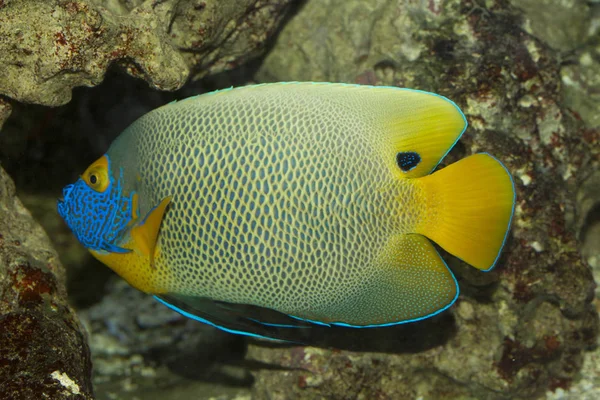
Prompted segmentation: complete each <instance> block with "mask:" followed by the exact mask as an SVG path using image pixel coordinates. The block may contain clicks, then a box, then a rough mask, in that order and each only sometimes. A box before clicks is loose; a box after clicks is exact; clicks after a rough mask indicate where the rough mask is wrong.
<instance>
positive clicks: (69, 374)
mask: <svg viewBox="0 0 600 400" xmlns="http://www.w3.org/2000/svg"><path fill="white" fill-rule="evenodd" d="M0 204H1V205H2V207H0V343H2V352H1V353H0V398H3V399H42V398H51V399H57V400H58V399H91V398H92V397H93V396H92V385H91V362H90V355H89V348H88V345H87V341H86V337H85V335H84V333H83V330H82V327H81V325H80V324H79V321H78V319H77V317H76V316H75V313H74V311H73V310H72V309H71V308H70V307H69V305H68V304H67V300H66V291H65V288H64V279H65V271H64V269H63V267H62V266H61V264H60V262H59V260H58V256H57V254H56V253H55V251H54V250H53V249H52V247H51V245H50V241H49V240H48V238H47V236H46V234H45V233H44V231H43V230H42V228H41V227H40V226H39V225H37V224H36V223H35V222H34V221H33V218H32V217H31V215H30V214H29V213H28V212H27V211H26V210H25V208H24V207H23V205H22V204H21V202H20V201H19V200H18V199H17V198H16V196H15V188H14V185H13V183H12V181H11V180H10V178H9V177H8V175H7V174H6V173H5V172H4V170H3V169H2V168H0Z"/></svg>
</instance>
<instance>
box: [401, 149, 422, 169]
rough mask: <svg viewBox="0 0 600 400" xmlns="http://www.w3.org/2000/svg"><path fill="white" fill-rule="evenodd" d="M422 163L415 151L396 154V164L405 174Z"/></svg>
mask: <svg viewBox="0 0 600 400" xmlns="http://www.w3.org/2000/svg"><path fill="white" fill-rule="evenodd" d="M420 162H421V156H420V155H419V153H415V152H414V151H403V152H400V153H398V154H396V163H397V164H398V166H399V167H400V169H401V170H402V171H404V172H408V171H410V170H412V169H413V168H415V167H416V166H417V165H419V163H420Z"/></svg>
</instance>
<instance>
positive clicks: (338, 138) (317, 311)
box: [58, 83, 514, 337]
mask: <svg viewBox="0 0 600 400" xmlns="http://www.w3.org/2000/svg"><path fill="white" fill-rule="evenodd" d="M466 126H467V124H466V119H465V117H464V115H463V114H462V112H461V111H460V110H459V108H458V107H457V106H456V105H455V104H454V103H452V102H451V101H449V100H448V99H446V98H443V97H441V96H438V95H434V94H431V93H426V92H420V91H415V90H408V89H399V88H391V87H370V86H358V85H344V84H321V83H279V84H266V85H256V86H250V87H243V88H236V89H228V90H223V91H218V92H214V93H210V94H205V95H201V96H196V97H192V98H189V99H186V100H183V101H179V102H176V103H171V104H168V105H166V106H163V107H161V108H158V109H156V110H154V111H152V112H150V113H148V114H146V115H145V116H143V117H142V118H140V119H139V120H137V121H136V122H135V123H133V124H132V125H131V126H130V127H129V128H127V129H126V130H125V131H124V132H123V133H122V134H121V135H120V136H119V137H118V138H117V139H116V140H115V141H114V142H113V144H112V145H111V146H110V148H109V150H108V151H107V153H106V154H105V155H104V156H102V157H101V158H100V159H99V160H98V161H97V162H95V163H94V164H92V166H90V168H88V170H87V171H86V172H85V173H84V174H83V175H82V177H81V178H80V179H79V180H78V181H77V182H76V183H75V184H74V185H69V186H67V188H65V190H64V192H63V195H64V200H63V201H59V207H58V208H59V213H60V214H61V215H62V216H63V218H64V219H65V220H66V222H67V224H68V225H69V226H70V227H71V229H73V231H74V232H75V234H76V235H77V237H78V238H79V239H80V241H81V242H82V243H83V244H84V245H85V246H86V247H87V248H88V249H90V251H91V252H92V254H93V255H94V256H96V257H97V258H98V259H100V260H101V261H102V262H104V263H105V264H107V265H108V266H109V267H111V268H112V269H113V270H115V271H116V272H117V273H118V274H119V275H121V276H122V277H123V278H125V279H126V280H127V281H128V282H129V283H130V284H131V285H133V286H134V287H136V288H138V289H140V290H142V291H144V292H146V293H150V294H153V295H156V296H157V297H158V298H159V299H161V301H163V302H164V303H165V304H167V305H169V306H170V307H172V308H174V309H176V310H178V311H180V312H183V313H184V314H186V315H188V316H196V317H197V319H200V320H202V321H204V322H208V323H212V324H213V325H215V326H218V327H221V328H225V329H226V330H230V331H233V332H236V333H250V334H258V335H262V334H263V333H264V332H263V329H262V328H261V324H262V326H267V327H268V326H271V327H272V326H275V325H277V324H276V323H274V322H273V321H271V322H269V320H258V319H257V318H255V317H254V316H253V313H255V310H262V311H264V310H271V311H274V312H275V313H276V314H281V315H290V316H292V317H293V318H294V320H299V321H301V320H304V321H311V322H314V323H321V324H338V325H345V326H382V325H390V324H396V323H403V322H409V321H415V320H419V319H423V318H426V317H429V316H432V315H435V314H437V313H439V312H441V311H443V310H444V309H446V308H448V307H449V306H450V305H451V304H452V303H453V302H454V301H455V299H456V297H457V295H458V287H457V284H456V281H455V279H454V277H453V275H452V273H451V272H450V271H449V270H448V268H447V267H446V265H445V263H444V261H443V260H442V259H441V258H440V256H439V255H438V254H437V252H436V250H435V248H434V247H433V246H432V244H431V243H430V241H429V240H428V239H427V238H426V237H425V236H427V237H429V238H431V239H433V240H434V241H436V242H438V244H440V245H441V246H442V247H444V248H445V249H446V250H448V251H449V252H450V253H453V254H455V255H457V256H459V257H460V258H462V259H463V260H465V261H466V262H468V263H470V264H472V265H474V266H475V267H477V268H479V269H481V270H489V269H491V268H492V267H493V266H494V264H495V262H496V260H497V258H498V255H499V253H500V251H501V248H502V246H503V243H504V241H505V238H506V234H507V232H508V229H509V226H510V221H511V218H512V213H513V208H514V187H513V183H512V179H511V177H510V174H509V173H508V172H507V170H506V169H505V168H504V167H503V166H502V164H500V163H499V162H498V161H497V160H495V159H494V158H493V157H491V156H489V155H486V154H477V155H473V156H471V157H468V158H466V159H464V160H461V161H460V162H457V163H455V164H452V165H450V166H448V167H446V168H444V169H441V170H440V171H438V172H436V173H434V174H431V175H429V174H430V173H431V172H432V171H433V170H434V169H435V167H436V166H437V165H438V163H439V162H440V161H441V159H442V158H443V157H444V155H445V154H446V153H447V152H448V151H449V150H450V148H451V147H452V146H453V145H454V144H455V143H456V141H457V140H458V139H459V138H460V136H461V134H462V133H463V131H464V130H465V129H466ZM92 181H94V182H92ZM248 310H250V311H248ZM258 314H260V313H257V315H258ZM261 315H264V312H263V313H262V314H261ZM215 321H216V322H215ZM269 324H270V325H269ZM288 324H289V321H288V322H286V324H285V326H288ZM265 336H273V337H277V335H276V334H274V335H272V334H269V333H267V334H265Z"/></svg>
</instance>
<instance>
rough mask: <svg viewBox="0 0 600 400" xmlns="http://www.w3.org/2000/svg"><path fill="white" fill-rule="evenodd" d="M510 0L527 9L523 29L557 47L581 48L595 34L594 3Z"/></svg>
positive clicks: (558, 0)
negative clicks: (592, 10)
mask: <svg viewBox="0 0 600 400" xmlns="http://www.w3.org/2000/svg"><path fill="white" fill-rule="evenodd" d="M510 3H511V4H512V5H513V6H515V7H516V8H518V9H520V10H522V11H523V20H522V27H523V29H524V30H525V31H526V32H528V33H529V34H531V35H533V36H535V37H536V38H538V39H540V40H542V41H543V42H545V43H546V44H548V45H549V46H550V47H552V48H554V49H556V50H560V51H571V50H575V49H577V48H580V47H581V46H582V45H583V44H584V43H585V42H586V40H588V39H589V38H590V37H591V36H592V35H593V34H594V33H593V31H592V30H591V29H590V27H591V25H592V24H591V17H592V13H591V10H590V8H591V5H588V2H586V1H585V0H511V1H510ZM596 29H597V28H596Z"/></svg>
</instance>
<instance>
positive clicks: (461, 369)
mask: <svg viewBox="0 0 600 400" xmlns="http://www.w3.org/2000/svg"><path fill="white" fill-rule="evenodd" d="M31 26H33V27H34V29H31V28H30V27H31ZM132 76H133V77H132ZM136 78H137V79H136ZM281 80H315V81H342V82H356V83H361V84H374V85H395V86H402V87H412V88H418V89H422V90H429V91H434V92H437V93H440V94H442V95H445V96H448V97H450V98H452V99H453V100H454V101H456V102H457V103H458V104H459V105H460V106H461V107H462V109H463V110H464V111H465V114H466V115H467V118H468V120H469V122H470V128H469V129H468V130H467V132H466V133H465V135H464V137H463V139H462V140H461V141H460V143H459V144H458V145H457V146H456V148H455V149H454V150H453V151H452V152H451V153H450V154H449V156H448V158H447V160H446V162H448V163H449V162H453V161H455V160H456V159H459V158H461V157H464V156H465V155H467V154H470V153H472V152H478V151H487V152H490V153H492V154H494V155H495V156H497V157H498V158H500V159H501V160H503V162H505V163H506V165H507V167H508V168H509V169H510V170H511V171H512V172H513V174H514V176H515V182H516V185H517V191H518V193H517V195H518V204H517V211H516V216H515V222H514V227H513V230H512V236H511V238H510V240H509V242H508V244H507V249H506V251H505V255H504V256H503V259H502V260H501V263H500V265H499V266H498V267H497V268H496V269H495V270H494V271H493V272H491V273H487V274H483V273H480V272H477V271H474V270H473V269H471V268H470V267H468V266H466V265H464V264H463V263H461V262H460V261H458V260H456V259H453V258H451V257H449V256H448V257H447V259H448V260H449V265H450V267H451V268H452V269H453V270H454V272H455V273H456V275H457V276H458V277H459V284H460V286H461V290H462V295H461V297H460V299H459V301H458V302H457V304H456V305H455V306H454V307H453V308H452V309H451V310H450V311H449V312H446V313H444V314H443V315H441V316H439V317H437V318H433V319H431V320H427V321H424V322H422V323H419V324H410V325H405V326H398V327H393V328H385V329H368V330H348V329H341V328H340V329H329V330H325V329H316V330H315V331H314V332H313V334H312V338H311V340H312V341H313V342H314V343H315V344H316V345H315V346H314V347H300V346H289V345H285V346H284V345H279V344H273V343H268V342H259V341H248V340H246V339H243V338H240V337H234V336H230V335H227V334H225V333H222V332H219V331H215V330H214V329H212V328H210V327H208V326H204V325H202V324H198V323H194V322H193V321H189V320H185V319H183V318H182V317H180V316H179V315H177V314H174V313H173V312H170V311H169V310H167V309H166V308H164V307H161V306H160V305H159V304H157V303H155V302H154V301H153V300H152V299H150V298H148V297H147V296H144V295H142V294H141V293H138V292H137V291H135V290H133V289H131V288H130V287H129V286H128V285H127V284H125V283H124V282H122V281H121V280H120V279H118V278H116V277H115V276H113V274H112V273H111V272H110V271H109V270H108V268H105V267H103V266H101V265H98V264H97V263H96V262H94V261H93V260H92V259H91V257H89V256H88V255H87V253H86V252H85V251H84V250H83V249H82V248H81V246H80V245H79V244H77V243H76V241H75V239H74V238H73V236H72V235H71V234H70V232H69V231H68V230H67V228H66V227H65V226H64V225H63V224H62V222H61V221H60V219H59V217H58V215H57V214H56V212H55V201H56V198H57V197H58V196H59V195H60V189H61V188H62V186H64V185H65V184H66V183H69V182H71V181H72V180H74V179H75V178H76V177H77V175H78V174H79V173H81V171H83V170H84V169H85V168H86V167H87V165H88V164H89V163H90V162H91V161H93V160H95V159H96V158H97V157H98V156H99V155H100V154H102V153H103V152H104V151H105V150H106V148H107V147H108V145H109V143H110V142H111V140H112V139H113V138H114V137H116V136H117V135H118V134H119V132H120V131H121V130H122V129H123V128H125V127H126V126H127V125H128V124H129V123H131V122H132V121H133V120H135V119H136V118H137V117H139V116H140V115H142V114H144V113H146V112H147V111H149V110H151V109H153V108H155V107H157V106H159V105H162V104H164V103H166V102H168V101H170V100H173V99H178V98H184V97H187V96H189V95H192V94H197V93H202V92H205V91H209V90H214V89H218V88H223V87H227V86H231V85H236V86H237V85H242V84H246V83H252V82H268V81H281ZM82 86H97V87H95V88H85V87H82ZM167 91H171V92H167ZM0 95H1V96H0V124H1V123H2V122H3V121H5V123H4V126H3V128H2V131H1V132H0V163H1V167H2V168H4V169H5V170H6V171H7V172H8V173H9V174H10V176H11V178H12V180H14V181H15V183H16V187H17V192H18V195H19V197H20V199H21V201H22V202H23V203H24V204H25V206H26V207H27V208H28V209H29V210H30V211H31V213H32V214H33V216H34V217H35V219H36V220H37V221H39V223H41V224H42V226H43V227H44V228H45V230H46V231H47V232H48V233H49V234H50V237H51V239H52V242H53V244H54V246H55V248H56V249H57V250H58V253H59V255H60V258H61V260H62V261H63V263H64V265H65V266H66V279H65V269H63V267H62V266H61V264H60V262H59V261H58V259H57V257H56V253H54V250H52V249H51V247H50V244H49V241H48V239H47V237H46V236H45V235H44V234H43V232H42V231H41V229H40V228H39V227H38V226H37V225H36V224H35V223H34V222H33V220H32V219H31V217H30V215H29V213H28V212H27V211H25V209H24V208H23V207H22V205H21V203H20V202H19V200H17V199H16V198H15V197H14V191H13V186H12V183H11V178H9V177H8V176H7V175H6V174H4V173H1V174H0V313H1V315H0V328H1V329H0V398H7V399H12V398H14V399H21V398H22V399H29V398H35V399H37V398H43V396H46V397H47V398H53V399H54V398H75V399H79V398H85V399H87V398H97V399H136V398H137V399H164V398H168V399H175V400H176V399H210V398H214V399H251V398H252V399H288V398H289V399H315V398H327V399H351V398H352V399H353V398H364V399H397V398H442V399H444V398H447V399H453V398H458V397H460V398H468V399H470V398H472V399H479V398H485V399H509V398H510V399H518V398H527V399H531V398H544V397H547V398H572V399H584V398H589V399H596V398H600V391H599V389H598V387H600V355H599V353H598V352H596V351H594V349H596V347H597V333H598V309H597V308H598V298H599V297H600V296H599V295H598V293H595V284H594V275H596V276H597V277H600V189H599V188H600V143H599V142H600V119H599V115H600V2H598V1H595V0H594V1H592V0H588V1H584V0H568V1H564V0H562V1H561V0H543V1H539V0H512V1H508V0H478V1H475V0H472V1H469V0H467V1H459V0H422V1H421V0H394V1H392V0H362V1H358V0H308V1H303V2H293V1H291V0H289V1H284V0H269V1H259V0H244V1H208V0H207V1H170V0H163V1H160V0H153V1H141V0H86V1H58V0H52V1H32V0H20V1H10V0H4V1H2V0H0ZM50 106H52V107H50ZM57 106H60V107H57ZM11 112H12V116H11V117H10V118H8V115H9V114H10V113H11ZM7 118H8V119H7ZM65 287H66V289H67V290H65ZM67 292H68V294H69V297H68V300H69V304H70V306H69V305H68V304H67V297H66V293H67ZM71 307H74V308H75V309H76V310H77V317H76V316H75V314H74V313H73V311H72V308H71ZM82 325H83V328H82ZM90 357H91V361H92V363H90ZM91 364H93V369H92V367H91ZM92 388H93V389H92Z"/></svg>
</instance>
